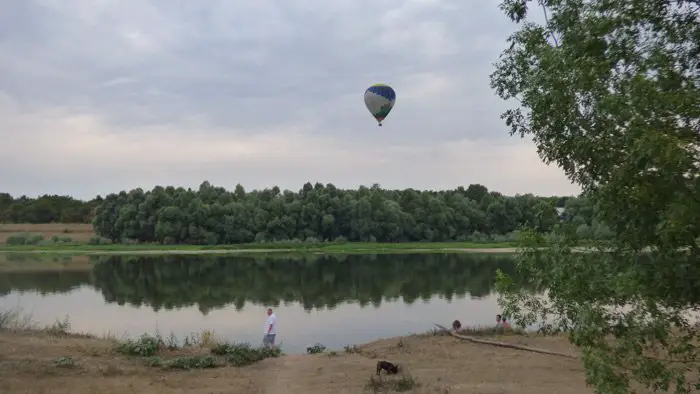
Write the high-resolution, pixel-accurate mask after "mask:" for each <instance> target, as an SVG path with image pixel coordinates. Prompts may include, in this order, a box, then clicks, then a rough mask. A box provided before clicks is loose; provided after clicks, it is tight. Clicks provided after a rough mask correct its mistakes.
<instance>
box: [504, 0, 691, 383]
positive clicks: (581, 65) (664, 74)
mask: <svg viewBox="0 0 700 394" xmlns="http://www.w3.org/2000/svg"><path fill="white" fill-rule="evenodd" d="M501 7H502V9H503V10H504V11H505V13H506V14H507V16H508V17H509V18H510V19H512V20H513V21H514V22H516V23H520V22H523V23H522V24H521V26H520V29H519V31H517V32H516V33H515V34H514V35H513V36H512V37H511V38H510V40H509V43H508V47H507V49H506V50H505V51H504V52H503V55H502V57H501V59H500V61H499V63H498V64H497V66H496V70H495V72H494V73H493V75H492V86H493V88H494V89H495V90H496V92H497V93H498V94H499V95H500V96H501V97H502V98H503V99H505V100H511V99H514V100H512V101H513V102H514V103H515V105H516V107H514V108H512V109H510V110H508V111H506V112H505V113H504V114H503V118H504V119H505V120H506V123H507V125H508V126H510V127H511V128H512V132H513V134H518V135H522V136H525V135H527V136H529V137H532V138H533V140H534V142H535V144H536V145H537V149H538V152H539V154H540V156H541V157H542V159H543V160H545V161H547V162H551V163H556V164H557V165H558V166H559V167H561V168H562V169H563V170H564V171H565V172H566V174H567V175H568V176H569V178H570V179H572V180H573V181H575V182H577V183H578V184H579V185H581V187H582V188H583V190H584V191H585V193H586V195H587V196H588V198H589V199H590V201H591V202H593V205H594V206H596V207H597V209H596V215H595V216H594V217H596V218H597V221H604V222H605V223H608V224H610V226H611V228H612V229H614V233H611V237H610V239H609V240H608V241H607V242H606V243H605V249H603V248H600V250H597V251H593V252H591V253H572V248H573V246H574V245H575V244H576V240H577V237H578V235H579V234H577V233H576V231H561V232H560V233H559V237H550V238H549V239H548V240H547V239H543V237H541V236H539V235H538V234H535V233H527V232H523V234H525V235H526V236H525V237H523V240H524V241H525V244H524V245H523V246H525V248H524V253H523V254H522V255H521V256H520V261H519V270H520V272H521V273H523V276H524V277H526V278H528V280H530V281H532V282H533V283H537V284H538V285H540V286H544V287H546V288H547V289H548V292H547V295H548V298H547V299H545V300H543V299H542V298H540V297H533V296H532V295H528V294H522V293H520V292H519V291H518V290H517V289H515V288H511V287H510V286H509V283H508V280H507V277H506V276H505V275H504V276H503V277H502V278H501V281H500V282H499V286H500V287H501V290H502V292H503V297H502V300H501V301H502V304H503V305H504V306H505V313H510V314H511V315H512V317H513V318H514V321H516V322H519V323H522V324H532V323H544V324H548V323H549V324H551V326H550V327H552V328H554V329H564V330H567V331H568V332H569V333H570V338H571V341H572V343H574V344H575V345H577V346H579V347H580V349H581V351H582V355H583V363H584V366H585V367H586V372H587V378H588V382H589V383H590V384H591V385H592V386H593V387H594V388H595V390H596V392H597V393H605V394H623V393H629V392H634V391H633V390H634V389H636V388H637V384H641V385H643V386H646V387H647V388H650V389H652V390H655V391H656V390H658V391H675V392H676V393H689V392H696V391H697V390H698V389H700V382H699V380H698V373H699V372H700V367H699V364H698V362H697V360H698V359H699V358H700V348H699V347H698V340H700V337H699V336H700V335H699V334H700V332H699V331H698V326H697V325H696V324H695V322H694V321H693V318H694V317H697V313H696V312H697V310H698V307H699V306H700V282H698V278H700V243H699V242H698V240H699V239H700V18H698V15H699V12H700V1H698V0H628V1H612V0H588V1H581V0H541V1H538V2H537V3H535V2H530V1H529V0H505V1H504V2H503V3H502V4H501ZM543 10H544V16H545V18H544V23H533V22H532V21H531V20H529V19H527V17H528V15H529V14H530V13H532V12H533V11H534V12H537V13H538V14H539V15H538V19H540V18H539V16H541V13H542V11H543ZM562 230H566V228H562ZM572 230H573V229H572ZM543 246H550V247H549V248H542V247H543ZM635 381H636V382H635Z"/></svg>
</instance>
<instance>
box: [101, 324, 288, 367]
mask: <svg viewBox="0 0 700 394" xmlns="http://www.w3.org/2000/svg"><path fill="white" fill-rule="evenodd" d="M183 343H184V345H182V346H180V345H179V341H178V340H177V338H175V336H174V335H173V334H170V337H168V338H167V339H166V340H164V339H163V338H162V337H161V336H160V334H143V335H141V336H140V337H138V338H135V339H125V340H121V341H117V344H116V345H115V350H116V351H117V352H118V353H120V354H123V355H125V356H130V357H139V358H142V359H143V360H144V362H145V364H146V365H148V366H151V367H161V368H167V369H196V368H216V367H222V366H226V365H229V366H234V367H243V366H246V365H251V364H254V363H256V362H259V361H262V360H264V359H266V358H271V357H278V356H280V355H281V354H282V351H281V349H280V348H279V347H276V348H274V349H270V348H268V347H258V348H256V347H253V346H251V345H250V344H249V343H246V342H242V343H235V342H234V343H229V342H221V341H217V340H216V339H215V338H214V336H213V332H212V331H209V330H205V331H203V332H202V334H192V335H190V336H188V337H186V338H185V340H184V341H183ZM202 351H206V352H207V353H206V354H188V355H184V356H183V355H175V356H174V355H173V353H182V352H190V353H194V352H202Z"/></svg>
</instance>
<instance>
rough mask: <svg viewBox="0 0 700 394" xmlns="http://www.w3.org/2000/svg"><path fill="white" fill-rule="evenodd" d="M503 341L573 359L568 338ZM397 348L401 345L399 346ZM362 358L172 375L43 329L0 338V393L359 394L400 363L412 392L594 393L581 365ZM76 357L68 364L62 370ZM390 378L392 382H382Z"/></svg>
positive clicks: (414, 350) (480, 350) (440, 354)
mask: <svg viewBox="0 0 700 394" xmlns="http://www.w3.org/2000/svg"><path fill="white" fill-rule="evenodd" d="M500 340H504V341H512V342H517V343H520V344H524V345H529V346H536V347H540V348H544V349H549V350H554V351H559V352H566V353H574V349H573V348H572V347H571V345H569V343H568V341H567V340H566V339H565V338H562V337H557V338H553V337H549V338H544V337H536V336H532V337H524V336H506V337H503V338H501V339H500ZM399 343H401V345H399ZM359 349H360V352H359V353H356V352H352V353H346V352H344V351H343V350H342V349H340V350H338V351H337V353H335V354H332V355H329V354H318V355H293V356H292V355H289V356H281V357H279V358H272V359H266V360H264V361H262V362H259V363H257V364H254V365H252V366H248V367H242V368H236V367H222V368H216V369H204V370H199V369H195V370H188V371H173V370H162V369H158V368H153V367H148V366H145V365H144V363H143V361H142V360H139V359H134V358H130V357H126V356H121V355H118V354H116V353H115V352H114V351H113V343H112V342H111V341H109V340H103V339H89V338H82V337H77V336H55V335H53V336H52V335H49V334H47V333H45V332H37V331H24V332H9V331H1V332H0V392H3V393H52V394H64V393H65V394H68V393H70V394H74V393H85V394H87V393H100V394H110V393H114V394H117V393H119V394H122V393H164V394H166V393H167V394H170V393H192V394H200V393H201V394H204V393H268V394H275V393H285V394H294V393H303V394H316V393H318V394H321V393H323V394H326V393H363V392H373V391H372V390H371V389H368V388H367V387H366V386H367V384H368V382H369V380H370V377H371V376H373V375H374V373H375V365H376V362H377V360H380V359H386V360H390V361H392V362H395V363H399V364H400V365H402V366H403V368H404V370H405V373H406V374H408V375H409V376H411V377H412V378H413V379H415V382H417V383H418V385H417V386H416V387H414V388H413V390H412V391H408V392H414V393H481V394H489V393H493V394H495V393H501V394H505V393H519V394H528V393H532V394H535V393H538V394H539V393H558V394H567V393H571V394H574V393H576V394H578V393H592V390H591V389H589V388H587V387H586V385H585V382H584V374H583V370H582V367H581V364H580V362H579V361H578V360H572V359H566V358H562V357H557V356H550V355H542V354H536V353H529V352H524V351H520V350H513V349H504V348H498V347H493V346H488V345H477V344H472V343H468V342H462V341H459V340H457V339H455V338H452V337H449V336H432V335H422V336H418V335H414V336H408V337H402V338H391V339H383V340H378V341H375V342H372V343H369V344H366V345H362V346H359ZM67 356H70V357H71V358H72V360H73V363H72V366H69V367H66V366H61V365H58V364H60V362H57V360H60V359H61V358H65V357H67ZM385 379H386V378H385Z"/></svg>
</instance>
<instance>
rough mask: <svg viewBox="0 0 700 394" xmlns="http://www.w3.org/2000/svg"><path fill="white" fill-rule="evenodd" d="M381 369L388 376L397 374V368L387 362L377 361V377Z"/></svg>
mask: <svg viewBox="0 0 700 394" xmlns="http://www.w3.org/2000/svg"><path fill="white" fill-rule="evenodd" d="M382 369H383V370H385V371H386V373H388V374H392V375H393V374H396V373H398V372H399V366H398V364H397V365H394V364H392V363H390V362H388V361H377V375H379V374H380V373H381V372H382Z"/></svg>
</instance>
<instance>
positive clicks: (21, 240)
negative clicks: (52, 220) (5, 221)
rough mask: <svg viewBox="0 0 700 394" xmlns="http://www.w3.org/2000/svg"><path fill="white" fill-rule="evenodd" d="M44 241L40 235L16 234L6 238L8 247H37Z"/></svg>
mask: <svg viewBox="0 0 700 394" xmlns="http://www.w3.org/2000/svg"><path fill="white" fill-rule="evenodd" d="M43 240H44V234H41V233H18V234H10V235H9V236H8V237H7V241H6V243H7V244H8V245H16V246H17V245H38V244H39V243H40V242H41V241H43Z"/></svg>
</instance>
